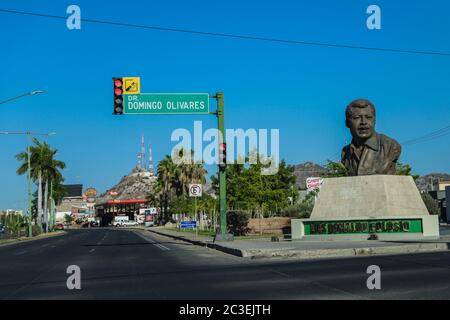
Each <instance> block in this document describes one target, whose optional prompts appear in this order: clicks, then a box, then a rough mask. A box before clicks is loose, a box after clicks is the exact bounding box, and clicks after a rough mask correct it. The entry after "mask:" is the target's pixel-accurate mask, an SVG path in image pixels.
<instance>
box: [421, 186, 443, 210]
mask: <svg viewBox="0 0 450 320" xmlns="http://www.w3.org/2000/svg"><path fill="white" fill-rule="evenodd" d="M422 200H423V202H424V203H425V206H426V207H427V210H428V213H429V214H437V215H439V213H440V211H439V206H438V203H437V201H436V200H435V199H433V197H432V196H431V195H430V194H429V193H428V192H424V193H422Z"/></svg>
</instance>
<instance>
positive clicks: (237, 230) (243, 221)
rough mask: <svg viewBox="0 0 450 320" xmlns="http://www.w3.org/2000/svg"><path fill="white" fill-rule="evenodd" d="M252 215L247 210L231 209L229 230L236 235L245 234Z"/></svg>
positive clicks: (228, 216) (228, 219)
mask: <svg viewBox="0 0 450 320" xmlns="http://www.w3.org/2000/svg"><path fill="white" fill-rule="evenodd" d="M249 219H250V215H249V214H248V213H247V212H245V211H240V210H231V211H228V212H227V224H228V231H229V232H230V233H232V234H233V235H235V236H245V235H246V234H247V233H248V231H249V228H248V227H247V226H248V222H249Z"/></svg>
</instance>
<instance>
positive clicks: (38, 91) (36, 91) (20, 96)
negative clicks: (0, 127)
mask: <svg viewBox="0 0 450 320" xmlns="http://www.w3.org/2000/svg"><path fill="white" fill-rule="evenodd" d="M41 93H44V91H43V90H34V91H31V92H27V93H24V94H21V95H18V96H16V97H12V98H9V99H6V100H3V101H0V104H4V103H7V102H9V101H12V100H17V99H20V98H22V97H26V96H35V95H37V94H41ZM0 134H28V147H27V155H28V218H29V222H28V236H29V237H30V238H31V237H32V236H33V232H32V228H31V182H30V181H31V169H30V134H31V133H30V132H0ZM53 134H54V133H53Z"/></svg>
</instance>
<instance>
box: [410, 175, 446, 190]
mask: <svg viewBox="0 0 450 320" xmlns="http://www.w3.org/2000/svg"><path fill="white" fill-rule="evenodd" d="M439 180H450V174H447V173H430V174H427V175H426V176H421V177H419V178H417V179H416V185H417V188H418V189H419V190H420V191H431V190H434V188H433V185H434V184H435V183H436V182H438V181H439Z"/></svg>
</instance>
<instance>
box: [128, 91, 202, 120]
mask: <svg viewBox="0 0 450 320" xmlns="http://www.w3.org/2000/svg"><path fill="white" fill-rule="evenodd" d="M123 113H124V114H131V115H132V114H141V115H142V114H208V113H209V94H207V93H141V94H126V95H124V109H123Z"/></svg>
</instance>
